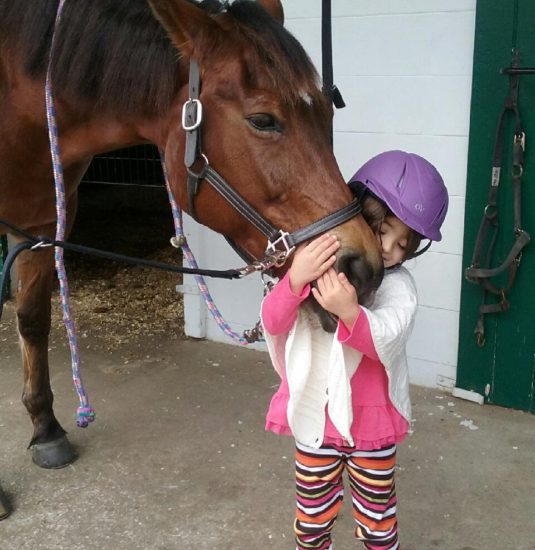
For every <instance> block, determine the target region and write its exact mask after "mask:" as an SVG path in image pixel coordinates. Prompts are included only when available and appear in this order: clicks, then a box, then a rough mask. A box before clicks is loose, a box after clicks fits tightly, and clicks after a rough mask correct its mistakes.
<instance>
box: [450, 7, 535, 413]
mask: <svg viewBox="0 0 535 550" xmlns="http://www.w3.org/2000/svg"><path fill="white" fill-rule="evenodd" d="M513 48H517V49H518V50H519V51H520V55H521V60H520V66H521V67H535V2H534V1H533V0H478V2H477V15H476V37H475V53H474V77H473V89H472V106H471V120H470V140H469V152H468V181H467V190H466V213H465V230H464V234H465V237H464V255H463V266H464V267H465V268H466V267H468V266H469V265H470V261H471V257H472V252H473V249H474V243H475V238H476V234H477V230H478V227H479V224H480V221H481V217H482V214H483V208H484V206H485V204H486V199H487V195H488V191H489V186H490V179H491V166H492V152H493V147H494V139H495V133H496V126H497V121H498V116H499V114H500V112H501V110H502V107H503V102H504V98H505V96H506V94H507V90H508V87H509V82H508V77H507V76H504V75H502V74H500V69H502V68H505V67H509V66H510V65H511V52H512V50H513ZM519 106H520V111H521V115H522V119H523V125H524V129H525V133H526V150H525V159H524V176H523V178H522V181H523V184H522V201H523V205H522V225H523V227H524V229H525V230H526V231H527V232H528V233H529V234H530V235H531V236H532V242H531V243H530V244H529V245H528V246H527V247H526V248H525V249H524V254H523V257H522V261H521V264H520V267H519V270H518V273H517V277H516V280H515V283H514V286H513V289H512V291H511V293H510V294H509V301H510V303H511V307H510V309H509V310H508V311H507V312H504V313H493V314H489V315H486V316H485V319H486V320H485V335H486V343H485V345H484V346H483V347H480V346H478V345H477V343H476V339H475V336H474V328H475V325H476V321H477V319H478V309H479V305H480V302H481V295H482V294H481V289H480V288H479V287H478V286H477V285H474V284H472V283H469V282H467V281H466V280H464V281H463V285H462V293H461V318H460V334H459V336H460V337H459V362H458V370H457V386H458V387H460V388H463V389H467V390H473V391H476V392H477V393H480V394H483V395H485V396H486V399H487V401H488V402H491V403H495V404H498V405H503V406H506V407H513V408H518V409H522V410H526V411H531V412H535V403H534V386H535V242H533V241H534V240H535V74H534V75H523V76H521V77H520V94H519ZM511 118H512V117H509V122H510V123H509V124H508V126H507V128H506V133H505V135H506V137H505V141H504V143H505V145H504V149H505V150H504V158H503V165H502V166H503V169H502V178H501V182H500V186H499V193H498V195H499V196H498V210H499V213H500V230H499V235H498V239H497V242H496V247H495V254H494V258H493V261H492V266H493V267H495V266H497V265H499V264H501V262H502V261H503V260H504V259H505V257H506V256H507V253H508V252H509V250H510V248H511V246H512V243H513V240H514V235H513V203H512V187H511V177H510V166H511V150H512V139H513V124H512V121H511ZM496 282H497V283H500V284H501V285H503V284H504V283H505V282H506V276H500V277H498V278H497V280H496ZM489 301H495V300H494V299H491V300H489Z"/></svg>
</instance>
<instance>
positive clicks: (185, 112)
mask: <svg viewBox="0 0 535 550" xmlns="http://www.w3.org/2000/svg"><path fill="white" fill-rule="evenodd" d="M194 106H195V121H194V122H193V123H192V124H188V122H187V119H188V116H189V114H190V109H192V110H193V107H194ZM191 118H193V117H191ZM201 122H202V103H201V102H200V101H199V100H198V99H192V98H191V97H190V98H189V99H188V100H187V101H186V103H184V105H182V128H184V130H186V132H191V131H193V130H195V129H196V128H198V127H199V126H200V125H201Z"/></svg>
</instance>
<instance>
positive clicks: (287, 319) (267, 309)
mask: <svg viewBox="0 0 535 550" xmlns="http://www.w3.org/2000/svg"><path fill="white" fill-rule="evenodd" d="M309 294H310V285H309V284H307V285H305V286H304V288H303V290H302V291H301V293H300V294H295V293H294V292H292V289H291V288H290V275H289V273H287V274H286V275H285V276H284V277H283V278H282V279H281V280H280V281H279V282H278V283H277V284H276V285H275V287H274V288H273V290H272V291H271V292H270V293H269V294H268V295H267V296H266V297H265V298H264V300H263V302H262V307H261V310H260V316H261V318H262V324H263V326H264V329H265V330H266V331H267V332H269V333H270V334H272V335H273V336H277V335H279V334H284V333H286V332H289V330H290V329H291V328H292V327H293V325H294V323H295V320H296V318H297V310H298V309H299V306H300V305H301V303H302V302H303V300H305V299H306V298H307V297H308V295H309Z"/></svg>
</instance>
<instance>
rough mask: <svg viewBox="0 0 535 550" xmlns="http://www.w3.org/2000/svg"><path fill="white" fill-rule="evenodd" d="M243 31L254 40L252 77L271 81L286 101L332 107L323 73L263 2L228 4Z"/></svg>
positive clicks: (265, 82) (251, 54) (242, 1)
mask: <svg viewBox="0 0 535 550" xmlns="http://www.w3.org/2000/svg"><path fill="white" fill-rule="evenodd" d="M228 13H229V15H230V16H231V17H232V18H233V19H234V20H235V22H236V23H237V25H238V28H239V30H240V32H241V34H242V35H243V36H244V37H245V39H246V40H247V42H249V43H251V45H252V47H251V48H250V49H249V57H250V58H252V60H253V61H252V63H251V66H249V67H248V72H249V75H250V77H251V78H252V79H257V80H258V81H260V82H261V83H262V84H264V85H266V84H268V85H270V87H271V88H272V89H273V90H275V91H276V93H277V95H278V96H279V97H280V100H281V101H282V102H284V103H285V104H287V105H289V106H293V107H298V106H299V105H301V104H302V103H303V102H304V103H306V104H307V105H309V106H311V105H312V104H314V105H315V106H316V108H318V107H319V108H323V109H324V110H325V111H328V104H327V103H326V102H325V98H324V95H323V93H322V90H321V80H320V77H319V75H318V73H317V71H316V69H315V67H314V65H313V63H312V61H311V60H310V58H309V56H308V55H307V53H306V52H305V50H304V48H303V47H302V45H301V44H300V43H299V42H298V41H297V40H296V38H295V37H294V36H293V35H292V34H291V33H290V32H289V31H288V30H287V29H285V28H284V27H283V26H282V25H281V24H280V23H279V22H278V21H275V20H274V19H273V18H272V17H271V16H270V15H269V14H268V13H267V12H266V11H265V10H264V9H263V8H262V7H261V6H260V5H259V4H257V3H256V2H251V1H250V0H236V1H235V2H233V3H232V4H230V5H229V6H228Z"/></svg>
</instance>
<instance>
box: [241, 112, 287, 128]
mask: <svg viewBox="0 0 535 550" xmlns="http://www.w3.org/2000/svg"><path fill="white" fill-rule="evenodd" d="M247 122H249V124H250V125H251V126H252V127H253V128H254V129H255V130H260V131H261V132H282V125H281V123H280V122H279V121H278V120H277V119H276V118H275V117H274V116H273V115H270V114H268V113H258V114H255V115H251V116H249V117H247Z"/></svg>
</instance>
